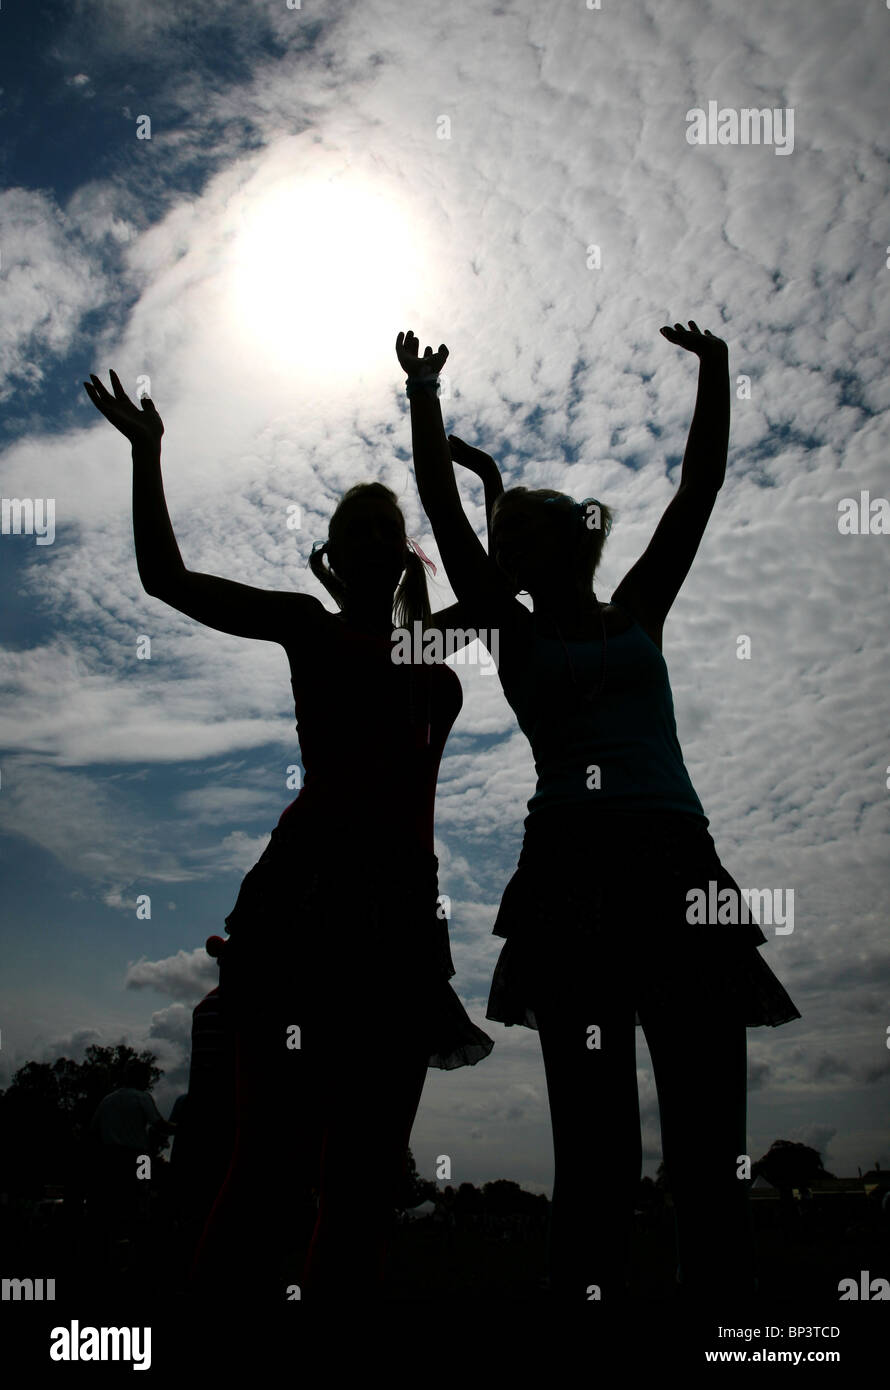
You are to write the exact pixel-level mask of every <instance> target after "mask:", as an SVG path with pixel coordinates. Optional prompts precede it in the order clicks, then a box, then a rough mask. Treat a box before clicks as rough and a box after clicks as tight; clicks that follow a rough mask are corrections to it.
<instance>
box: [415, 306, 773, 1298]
mask: <svg viewBox="0 0 890 1390" xmlns="http://www.w3.org/2000/svg"><path fill="white" fill-rule="evenodd" d="M661 332H662V334H663V335H664V336H665V337H666V338H667V339H668V340H669V341H670V342H672V343H675V344H677V345H679V346H681V347H683V348H684V349H686V350H687V351H690V352H692V353H694V354H696V356H698V358H699V359H700V374H699V387H698V396H697V400H696V407H695V414H694V417H693V421H692V426H691V429H690V434H689V440H688V443H687V447H686V452H685V455H684V459H683V469H682V475H681V479H680V486H679V488H678V490H677V492H676V494H675V496H674V498H673V499H672V501H671V502H670V504H669V506H668V507H667V509H666V511H665V513H664V515H663V517H662V519H661V521H660V522H659V525H658V527H657V529H656V531H655V534H654V536H653V538H652V540H651V542H650V544H649V546H648V548H647V550H646V552H645V553H644V555H643V556H642V557H641V559H640V560H638V562H637V563H636V564H635V565H634V566H633V567H632V568H631V569H630V571H629V572H628V573H627V575H626V576H625V578H624V579H623V580H622V582H621V584H619V586H618V588H617V589H616V591H615V594H614V596H613V598H612V602H611V603H603V602H601V601H600V600H598V599H597V597H596V595H595V593H594V592H593V588H592V585H593V576H594V571H595V569H596V566H597V563H598V561H599V558H600V554H601V551H602V546H603V542H604V540H605V537H606V534H607V532H608V530H609V526H610V524H611V511H610V509H609V508H608V507H606V506H604V505H603V504H601V503H599V502H597V500H596V498H588V499H585V500H584V501H583V502H576V501H574V500H573V499H572V498H570V497H568V496H566V495H564V494H562V493H559V492H556V491H554V490H552V489H547V488H538V489H534V490H529V489H526V488H523V487H514V488H510V489H509V490H508V491H506V492H504V491H503V488H502V485H501V482H500V477H499V474H498V470H497V466H496V465H495V463H494V462H493V460H492V459H491V458H490V457H489V456H488V455H487V454H484V453H482V451H480V450H478V449H473V448H472V447H470V446H469V445H467V444H465V443H464V442H463V441H462V440H460V439H458V438H456V437H455V436H453V435H452V436H450V437H449V438H448V439H446V436H445V430H444V426H443V423H442V414H441V409H440V406H439V402H438V400H437V392H436V385H435V381H436V375H437V373H438V372H439V371H440V370H441V368H442V365H443V364H444V362H445V359H446V358H447V356H448V349H447V347H445V345H444V344H443V345H441V346H440V348H439V350H438V352H436V353H434V352H433V350H432V348H430V347H428V348H427V349H426V351H425V353H424V355H423V356H422V357H421V356H420V355H419V343H418V340H417V338H416V336H415V335H414V334H413V333H410V332H409V333H408V334H407V335H405V334H401V333H400V334H399V336H398V339H397V341H396V352H397V355H398V357H399V361H400V362H401V365H402V367H403V368H404V370H405V372H406V374H407V376H408V378H409V380H408V391H409V395H410V401H411V428H412V439H413V447H414V461H415V469H416V477H417V485H418V490H419V492H420V499H421V503H422V505H423V507H424V509H425V511H426V514H427V516H428V517H429V520H430V522H431V524H432V528H433V532H434V535H435V537H436V541H437V543H438V545H439V549H440V553H441V555H442V558H443V561H444V564H445V568H446V570H447V573H448V577H449V579H450V580H451V583H452V586H453V588H454V591H455V593H456V595H457V597H458V601H459V603H460V606H461V610H462V612H463V613H464V617H465V620H466V621H467V622H468V624H471V625H472V626H475V627H477V628H488V629H495V630H496V632H497V636H498V644H499V650H498V653H497V659H498V661H499V675H500V679H501V684H502V686H503V690H504V694H505V696H506V698H507V700H508V701H509V703H510V705H511V706H512V708H513V710H514V711H515V713H516V716H517V719H518V721H519V725H520V727H521V728H522V730H523V732H524V733H525V734H526V736H527V737H528V739H529V742H530V744H531V747H532V751H533V753H534V757H535V767H536V770H537V775H538V781H537V789H536V791H535V794H534V796H533V797H532V798H531V800H530V802H529V808H528V809H529V814H528V816H527V818H526V821H525V837H524V841H523V847H522V853H521V855H520V859H519V865H518V868H517V871H516V873H515V874H514V876H513V878H512V879H511V880H510V883H509V884H508V886H507V888H506V891H505V893H504V896H503V900H502V902H501V906H500V910H499V913H498V917H497V920H496V923H495V928H494V930H495V933H496V934H497V935H499V936H503V937H506V938H507V939H506V942H505V945H504V946H503V948H502V951H501V955H500V958H499V960H498V964H497V967H496V969H495V973H494V978H493V980H492V988H491V993H490V998H489V1006H488V1015H487V1016H488V1017H489V1018H491V1019H496V1020H498V1021H500V1022H502V1023H505V1024H523V1025H525V1026H526V1027H530V1028H537V1030H538V1032H539V1034H540V1039H541V1049H542V1052H543V1057H544V1066H545V1071H546V1076H547V1089H548V1096H549V1101H550V1112H551V1120H552V1126H553V1145H554V1157H555V1179H554V1188H553V1208H552V1229H551V1254H550V1261H551V1286H552V1289H553V1292H554V1293H555V1294H556V1295H557V1296H558V1297H559V1298H561V1299H565V1300H568V1301H574V1302H577V1301H581V1300H590V1299H596V1298H597V1297H599V1298H601V1299H602V1300H603V1301H604V1302H618V1301H620V1300H621V1299H622V1298H624V1297H625V1296H626V1289H627V1286H628V1285H629V1282H630V1278H629V1276H630V1261H629V1247H630V1239H631V1232H632V1224H633V1210H634V1200H635V1196H636V1193H637V1190H638V1184H639V1181H640V1170H641V1165H642V1144H641V1135H640V1113H639V1098H638V1092H637V1075H636V1035H635V1031H634V1024H635V1022H638V1023H640V1024H641V1025H642V1027H643V1031H644V1033H645V1036H646V1041H647V1043H648V1046H649V1050H650V1053H651V1056H652V1064H653V1068H654V1072H655V1081H656V1086H657V1090H658V1100H659V1109H660V1115H661V1133H662V1145H663V1150H664V1161H665V1166H666V1168H667V1171H668V1174H669V1177H670V1187H671V1193H672V1198H673V1202H674V1208H675V1218H676V1229H677V1245H678V1256H679V1269H678V1280H679V1282H680V1283H681V1284H682V1286H683V1289H684V1291H685V1292H690V1293H693V1294H703V1293H707V1292H712V1293H715V1294H717V1295H718V1296H720V1297H724V1296H726V1295H727V1294H731V1293H740V1294H743V1295H744V1294H746V1293H750V1292H752V1290H753V1287H754V1274H753V1263H752V1260H753V1253H752V1245H751V1229H750V1213H749V1208H748V1203H747V1187H748V1184H747V1183H746V1182H745V1181H743V1180H742V1179H741V1178H740V1177H739V1176H737V1173H738V1172H739V1165H740V1162H741V1157H742V1155H744V1154H745V1153H746V1151H747V1145H746V1085H747V1078H746V1043H747V1038H746V1032H745V1029H746V1027H757V1026H760V1025H764V1024H768V1025H771V1026H776V1025H778V1024H781V1023H785V1022H788V1021H790V1020H791V1019H794V1018H799V1017H800V1014H799V1012H798V1010H797V1009H796V1008H795V1006H794V1004H793V1003H792V1001H791V999H790V998H789V997H788V995H787V993H786V992H785V990H784V988H783V987H782V985H781V984H780V983H779V981H778V980H777V979H776V977H775V975H774V974H773V973H772V971H771V970H770V969H769V967H768V966H767V964H766V962H765V961H764V960H763V959H762V957H761V956H760V953H759V951H758V950H757V947H758V946H759V945H761V944H763V943H764V942H765V940H766V938H765V936H764V935H763V933H762V932H761V931H760V928H759V926H758V925H757V924H756V922H754V921H751V920H749V921H748V922H746V923H744V922H743V923H740V924H739V925H737V926H728V925H725V926H720V925H711V924H705V925H702V926H695V925H692V924H690V922H689V920H688V918H687V905H688V902H689V899H687V893H688V892H689V890H692V889H696V888H700V889H702V890H703V891H707V888H708V884H709V882H713V883H714V884H715V885H716V887H715V890H714V891H715V892H716V893H718V894H722V892H723V890H725V889H729V890H731V892H733V893H738V891H739V890H738V885H737V884H736V883H735V881H734V879H732V878H731V877H730V875H729V874H728V873H727V871H726V870H725V869H724V867H723V865H722V864H721V863H720V860H719V858H718V856H717V852H716V848H715V846H714V842H713V840H712V838H711V836H710V834H709V833H708V824H709V822H708V819H707V817H706V816H705V814H704V811H703V810H702V806H701V803H700V801H699V799H698V797H697V795H696V793H695V790H694V788H693V786H692V782H691V781H690V778H689V774H688V772H687V770H686V767H685V766H684V763H683V757H682V753H681V750H680V745H679V742H678V740H677V733H676V724H675V719H674V711H673V702H672V698H671V690H670V682H669V679H668V673H667V667H666V665H665V662H664V659H663V657H662V655H661V639H662V627H663V624H664V621H665V619H666V617H667V615H668V612H669V610H670V607H671V605H672V603H673V601H674V599H675V598H676V596H677V593H678V591H679V589H680V586H681V584H682V583H683V580H684V579H685V577H686V574H687V573H688V571H689V568H690V566H691V564H692V561H693V558H694V556H695V553H696V550H697V548H698V545H699V542H700V540H701V537H702V534H703V532H704V529H705V525H706V523H707V520H708V517H709V516H710V513H711V510H712V508H713V506H714V502H715V500H716V496H717V492H718V490H719V488H720V487H721V485H722V483H723V477H724V471H725V466H726V453H727V444H728V436H729V373H728V352H727V348H726V344H725V343H723V342H722V341H721V340H720V339H718V338H716V337H714V335H713V334H711V333H709V332H706V333H700V332H699V330H698V328H697V326H696V325H695V323H693V322H692V321H690V325H689V328H688V329H687V328H683V327H682V325H680V324H676V325H675V326H674V327H673V328H669V327H664V328H662V330H661ZM453 462H458V463H461V464H463V465H464V466H465V467H468V468H469V469H470V470H471V471H473V472H475V473H477V474H478V475H479V477H480V478H482V480H483V482H484V484H485V496H486V508H487V513H488V520H489V550H490V554H488V555H487V554H486V552H485V550H484V548H483V546H482V545H481V544H480V542H479V540H478V538H477V537H476V534H475V532H474V531H473V528H472V527H471V526H470V523H469V521H468V520H467V518H466V516H465V515H464V512H463V509H462V506H461V503H460V497H459V494H458V491H457V485H456V482H455V477H454V468H453ZM522 591H527V592H528V594H529V595H530V596H531V599H532V602H533V605H534V609H533V612H530V611H529V610H528V608H526V607H525V606H524V605H523V604H522V603H520V602H519V601H518V599H517V598H516V594H517V593H519V592H522ZM493 655H494V653H493ZM724 901H725V900H724ZM738 906H739V915H740V916H741V915H742V907H741V904H738Z"/></svg>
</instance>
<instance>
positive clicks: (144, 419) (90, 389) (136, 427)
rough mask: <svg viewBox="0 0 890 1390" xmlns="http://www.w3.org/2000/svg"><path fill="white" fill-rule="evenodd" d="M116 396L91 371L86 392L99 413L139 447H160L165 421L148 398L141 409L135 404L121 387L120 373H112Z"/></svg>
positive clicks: (85, 385)
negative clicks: (157, 445) (149, 445)
mask: <svg viewBox="0 0 890 1390" xmlns="http://www.w3.org/2000/svg"><path fill="white" fill-rule="evenodd" d="M109 376H110V378H111V385H112V387H113V389H114V395H113V396H112V395H111V393H110V392H108V391H106V389H105V387H104V386H103V385H102V382H101V381H100V380H99V378H98V377H97V376H95V375H94V374H93V373H92V372H90V381H91V382H92V385H90V384H89V382H86V381H85V382H84V383H83V385H84V390H85V391H86V393H87V395H88V396H89V398H90V400H91V401H92V402H93V405H94V406H95V407H96V409H97V410H100V411H101V412H102V414H103V415H104V416H105V419H106V420H108V421H109V422H110V423H111V424H112V425H114V428H115V429H116V430H120V432H121V434H123V435H125V436H126V437H127V439H129V441H130V443H131V444H133V445H136V444H142V445H145V444H155V445H156V444H160V442H161V435H162V434H163V433H164V422H163V420H162V419H161V417H160V415H159V414H158V412H157V411H156V410H155V408H154V402H153V401H152V400H150V399H149V397H148V396H143V397H142V408H141V409H140V408H139V406H137V405H134V404H133V402H132V401H131V400H130V398H129V396H128V395H127V393H126V392H125V390H124V388H123V387H122V386H121V384H120V379H119V377H118V375H117V372H115V371H110V372H109Z"/></svg>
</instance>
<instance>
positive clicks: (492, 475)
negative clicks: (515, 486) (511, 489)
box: [480, 460, 504, 555]
mask: <svg viewBox="0 0 890 1390" xmlns="http://www.w3.org/2000/svg"><path fill="white" fill-rule="evenodd" d="M480 476H481V478H482V485H483V487H484V488H485V520H486V521H487V523H488V553H489V555H490V554H491V513H492V511H493V510H494V504H495V502H496V501H497V500H498V498H499V497H500V495H501V493H502V492H503V490H504V484H503V480H502V479H501V473H500V469H499V468H498V466H497V464H496V463H495V462H494V460H492V463H491V466H490V467H486V469H485V471H484V472H483V473H482V474H480Z"/></svg>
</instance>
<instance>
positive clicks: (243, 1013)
mask: <svg viewBox="0 0 890 1390" xmlns="http://www.w3.org/2000/svg"><path fill="white" fill-rule="evenodd" d="M91 382H92V385H88V384H87V383H86V382H85V383H84V386H85V388H86V390H87V394H88V395H89V397H90V399H91V400H92V401H93V403H94V404H95V405H96V406H97V408H98V409H99V410H100V411H101V412H102V413H103V415H105V417H106V419H108V420H109V421H110V422H111V423H112V424H113V425H115V427H116V428H117V429H119V430H120V431H121V432H122V433H123V434H124V435H126V436H127V438H128V439H130V441H131V443H132V445H133V464H134V470H133V498H134V509H133V522H134V533H135V540H136V558H137V563H138V567H139V574H140V578H141V579H142V582H143V585H144V587H145V589H146V590H147V592H148V593H149V594H151V595H153V596H154V597H156V598H159V599H161V600H162V601H163V602H165V603H169V604H170V605H171V606H172V607H174V608H176V609H178V610H179V611H180V612H183V613H186V614H188V615H189V616H190V617H193V618H195V619H197V621H199V622H202V623H205V624H207V625H208V626H210V627H214V628H217V629H219V630H221V631H224V632H230V633H234V634H235V635H237V636H242V637H250V638H258V639H261V640H264V641H270V642H277V643H279V644H280V645H281V646H282V647H283V648H284V651H285V653H286V655H287V658H288V661H289V664H290V670H291V688H292V691H293V695H294V700H295V708H296V715H297V731H298V735H299V739H300V747H301V751H302V757H303V766H304V770H305V778H304V784H303V787H302V789H301V791H300V793H299V795H298V797H297V798H296V800H295V801H293V802H292V803H291V805H289V806H288V807H287V808H286V809H285V811H284V812H283V813H282V815H281V817H280V819H279V821H278V824H277V826H276V827H275V829H274V830H273V831H272V835H271V839H270V842H269V845H268V846H267V848H266V849H265V850H264V852H263V854H262V855H261V857H260V859H259V861H258V862H257V864H256V865H255V866H254V867H253V868H252V869H251V870H250V872H249V873H248V874H247V876H246V877H245V879H244V881H243V883H242V885H241V889H240V892H239V894H238V899H237V902H236V904H235V907H234V909H233V911H232V912H231V913H230V914H229V916H228V917H227V919H226V924H227V929H228V931H229V932H230V934H231V940H230V941H229V942H228V943H227V946H226V950H225V952H224V954H223V956H222V958H221V961H220V994H221V996H222V997H226V998H228V1000H229V1001H230V1005H231V1008H232V1011H233V1016H234V1019H235V1028H236V1039H235V1056H236V1088H237V1118H236V1136H235V1143H234V1151H233V1154H232V1160H231V1164H230V1166H229V1168H228V1172H227V1175H226V1178H225V1181H224V1183H223V1186H222V1188H221V1190H220V1192H219V1194H218V1196H217V1199H216V1202H215V1204H214V1207H213V1210H212V1211H211V1213H210V1216H209V1218H208V1221H207V1225H206V1227H205V1230H204V1233H203V1236H202V1239H201V1241H200V1244H199V1247H198V1250H197V1252H196V1257H195V1262H194V1266H193V1271H192V1273H193V1287H194V1289H195V1291H196V1292H198V1293H200V1294H206V1295H208V1296H210V1297H212V1296H215V1295H219V1294H224V1295H226V1296H229V1297H231V1296H233V1295H234V1294H238V1295H240V1296H243V1297H245V1298H247V1297H249V1296H251V1295H256V1297H257V1298H258V1299H259V1300H260V1301H265V1303H266V1305H267V1306H268V1303H269V1300H275V1301H278V1302H281V1303H283V1302H284V1300H285V1298H286V1297H291V1298H293V1297H296V1296H298V1295H297V1292H296V1290H297V1289H299V1296H302V1295H303V1294H304V1293H307V1294H310V1295H311V1296H314V1297H317V1298H322V1297H332V1298H337V1297H348V1298H350V1299H356V1300H359V1301H362V1302H366V1301H367V1300H368V1299H371V1298H373V1297H377V1296H379V1292H380V1286H381V1280H382V1272H383V1268H384V1260H385V1253H386V1238H387V1232H388V1228H389V1222H390V1218H391V1215H392V1211H393V1207H394V1203H395V1201H396V1199H397V1193H398V1183H399V1181H400V1179H401V1178H402V1177H403V1176H404V1173H405V1171H406V1167H407V1148H408V1141H409V1137H410V1132H411V1127H412V1124H413V1122H414V1117H415V1114H416V1111H417V1106H418V1104H419V1100H420V1094H421V1090H422V1088H423V1083H424V1078H425V1075H426V1070H427V1067H428V1066H434V1067H439V1068H452V1067H459V1066H465V1065H472V1064H474V1063H476V1062H477V1061H479V1060H480V1059H481V1058H483V1057H485V1056H487V1055H488V1053H489V1052H490V1051H491V1048H492V1046H493V1043H492V1040H491V1039H490V1038H489V1037H488V1036H487V1034H485V1033H484V1032H483V1031H482V1030H481V1029H480V1028H477V1027H476V1026H475V1025H474V1024H473V1023H472V1021H471V1020H470V1018H469V1017H468V1015H467V1014H466V1012H465V1010H464V1008H463V1006H462V1004H461V1003H460V1000H459V999H458V997H457V995H456V994H455V992H454V990H453V989H452V987H451V986H450V984H449V983H448V981H449V979H450V978H451V977H452V976H453V974H454V966H453V964H452V961H451V955H450V950H449V941H448V924H447V921H446V919H445V917H444V914H443V909H442V908H441V907H440V904H439V902H438V879H437V870H438V860H437V859H436V856H435V854H434V852H433V807H434V799H435V788H436V778H437V774H438V768H439V762H440V759H441V756H442V752H443V749H444V746H445V741H446V738H447V736H448V733H449V731H450V729H451V726H452V724H453V722H454V720H455V718H456V717H457V714H458V711H459V709H460V706H461V703H462V694H461V688H460V681H459V679H458V677H457V676H456V675H455V673H454V672H453V671H451V670H450V669H449V668H448V667H447V666H445V665H444V664H443V663H441V662H439V663H430V664H423V663H417V664H411V663H404V664H402V663H401V662H400V661H398V660H394V659H393V658H394V653H395V652H396V650H397V647H394V646H393V621H392V619H393V607H394V605H395V610H396V615H397V618H398V622H399V625H400V627H403V628H404V627H410V625H411V624H412V623H413V622H414V621H420V622H421V623H423V625H424V627H425V628H426V629H433V628H435V629H437V630H438V629H440V628H441V626H443V625H445V624H452V623H459V622H460V619H459V613H458V608H457V605H452V606H451V607H450V608H447V609H443V610H441V612H439V613H437V614H436V615H435V616H434V617H433V616H431V615H430V610H429V599H428V596H427V587H426V576H425V572H424V569H423V563H422V560H421V558H420V553H419V552H418V550H417V549H416V548H415V545H416V543H415V542H413V541H411V540H409V538H408V537H407V536H406V532H405V522H404V518H403V516H402V513H401V511H400V509H399V507H398V505H397V502H396V498H395V494H394V493H393V492H392V491H391V490H390V489H389V488H386V487H384V486H383V485H382V484H380V483H367V484H357V485H356V486H354V487H351V488H350V489H349V490H348V491H347V492H346V493H345V495H344V496H343V497H342V498H341V500H340V503H339V505H338V506H337V508H336V510H335V512H334V514H333V516H332V518H331V521H330V526H329V532H328V539H327V541H326V542H325V543H324V545H323V546H321V547H320V548H319V547H317V548H315V549H314V551H313V554H312V556H311V561H310V562H311V565H312V571H313V574H314V575H315V576H316V577H317V578H318V579H319V581H320V582H321V583H322V584H323V585H324V587H325V588H326V589H327V590H328V592H329V593H330V594H331V595H332V596H333V598H334V600H335V601H336V603H337V605H338V607H339V609H340V610H341V611H340V612H339V613H338V614H334V613H331V612H330V611H328V610H327V609H326V608H324V606H323V605H322V604H321V603H320V602H319V600H318V599H317V598H314V597H312V596H310V595H308V594H301V593H293V592H286V591H274V590H265V589H257V588H253V587H251V586H249V585H245V584H237V583H233V582H231V581H229V580H226V579H220V578H217V577H215V576H213V575H208V574H199V573H196V572H194V571H192V570H188V569H186V568H185V565H184V564H183V561H182V558H181V556H180V553H179V548H178V546H177V544H176V540H175V537H174V534H173V529H172V526H171V524H170V519H169V516H168V514H167V507H166V502H165V499H164V492H163V484H162V479H161V468H160V440H161V435H162V434H163V424H162V423H161V419H160V417H159V415H158V413H157V411H156V410H155V407H154V405H153V403H152V402H151V401H150V400H149V399H148V398H147V397H146V398H144V399H143V402H142V408H141V409H140V408H139V407H138V406H136V405H134V404H133V403H132V402H131V401H130V400H129V399H128V397H127V396H126V394H125V392H124V391H123V388H122V387H121V384H120V381H119V379H118V377H117V376H116V374H115V373H113V372H112V374H111V382H112V387H113V391H114V394H113V395H112V394H110V393H109V392H108V391H107V390H106V389H105V387H104V386H103V385H102V383H101V382H100V381H99V379H98V378H97V377H96V376H93V375H92V374H91ZM325 555H326V557H327V561H328V563H327V564H326V563H325ZM412 631H413V629H412ZM398 645H399V644H397V646H398ZM312 1186H316V1187H317V1188H318V1192H319V1204H318V1217H317V1221H316V1224H315V1229H314V1232H313V1236H312V1242H311V1246H310V1249H309V1251H308V1254H307V1257H306V1262H305V1267H303V1268H301V1267H300V1265H299V1264H295V1263H294V1259H295V1256H294V1246H293V1235H294V1232H293V1223H294V1220H295V1214H294V1213H295V1210H296V1208H295V1205H294V1204H295V1203H296V1202H297V1195H298V1194H300V1193H302V1192H304V1191H305V1190H306V1189H307V1188H311V1187H312ZM288 1202H290V1203H291V1208H292V1219H289V1218H288V1216H287V1214H284V1215H282V1211H283V1208H284V1206H285V1204H286V1203H288ZM289 1240H290V1241H291V1244H290V1245H288V1241H289Z"/></svg>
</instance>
